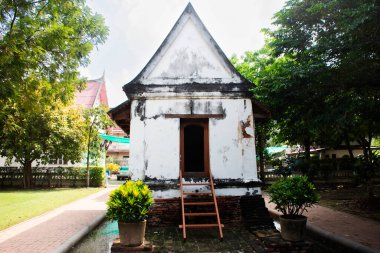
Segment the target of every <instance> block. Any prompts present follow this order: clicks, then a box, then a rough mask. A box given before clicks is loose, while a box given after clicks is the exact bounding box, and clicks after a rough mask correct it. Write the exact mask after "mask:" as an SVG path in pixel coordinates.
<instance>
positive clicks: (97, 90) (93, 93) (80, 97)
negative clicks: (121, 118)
mask: <svg viewBox="0 0 380 253" xmlns="http://www.w3.org/2000/svg"><path fill="white" fill-rule="evenodd" d="M97 100H98V101H100V103H101V104H104V105H106V106H108V98H107V90H106V83H105V80H104V75H103V76H102V77H101V78H99V79H96V80H89V81H88V82H87V87H86V88H85V89H84V90H82V91H80V92H79V91H77V92H76V93H75V104H76V105H81V106H83V107H85V108H92V107H94V105H95V102H96V101H97Z"/></svg>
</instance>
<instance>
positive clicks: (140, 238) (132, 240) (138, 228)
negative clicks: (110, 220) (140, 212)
mask: <svg viewBox="0 0 380 253" xmlns="http://www.w3.org/2000/svg"><path fill="white" fill-rule="evenodd" d="M118 225H119V236H120V243H121V244H124V245H127V246H130V247H132V246H140V245H141V244H143V243H144V237H145V227H146V220H144V221H141V222H137V223H124V222H120V221H119V222H118Z"/></svg>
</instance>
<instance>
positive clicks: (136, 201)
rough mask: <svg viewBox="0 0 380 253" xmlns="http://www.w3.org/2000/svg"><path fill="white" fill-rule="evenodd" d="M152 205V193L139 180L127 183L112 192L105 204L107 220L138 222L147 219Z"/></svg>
mask: <svg viewBox="0 0 380 253" xmlns="http://www.w3.org/2000/svg"><path fill="white" fill-rule="evenodd" d="M153 203H154V201H153V198H152V192H151V191H150V190H149V187H148V186H147V185H144V184H143V182H142V181H141V180H139V181H137V182H133V181H132V180H129V181H127V182H126V183H125V184H124V185H122V186H120V187H119V188H117V189H116V190H114V191H113V192H112V193H111V195H110V199H109V201H108V202H107V206H108V208H107V218H108V219H109V220H118V221H121V222H126V223H134V222H140V221H143V220H145V219H146V218H147V216H148V211H149V208H150V207H151V206H152V204H153Z"/></svg>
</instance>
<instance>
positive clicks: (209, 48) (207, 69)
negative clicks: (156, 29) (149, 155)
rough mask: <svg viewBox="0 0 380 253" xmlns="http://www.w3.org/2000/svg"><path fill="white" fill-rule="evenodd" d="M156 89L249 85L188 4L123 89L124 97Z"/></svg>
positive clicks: (204, 89) (195, 88) (239, 88)
mask: <svg viewBox="0 0 380 253" xmlns="http://www.w3.org/2000/svg"><path fill="white" fill-rule="evenodd" d="M192 85H193V86H192ZM194 85H195V86H194ZM220 85H222V86H226V85H227V86H226V87H224V88H223V87H222V88H221V87H220ZM139 86H140V87H139ZM141 86H142V87H141ZM154 86H155V87H156V89H155V88H154ZM158 86H166V87H168V86H169V87H170V86H172V89H169V90H168V89H166V91H175V92H181V91H187V92H189V91H212V90H214V89H215V90H218V91H220V90H226V91H228V90H235V91H236V90H241V89H244V90H246V91H248V86H249V82H248V81H247V80H246V79H245V78H244V77H242V76H241V75H240V74H239V73H238V72H237V71H236V69H235V68H234V67H233V66H232V64H231V63H230V61H229V60H228V58H227V57H226V55H225V54H224V53H223V51H222V50H221V49H220V47H219V46H218V44H217V43H216V42H215V40H214V39H213V37H212V36H211V34H210V33H209V31H208V30H207V28H206V27H205V26H204V24H203V23H202V21H201V19H200V18H199V16H198V15H197V13H196V12H195V10H194V8H193V6H192V5H191V3H189V4H188V5H187V6H186V8H185V10H184V11H183V13H182V14H181V16H180V17H179V19H178V20H177V22H176V23H175V25H174V27H173V28H172V29H171V31H170V32H169V34H168V35H167V37H166V38H165V40H164V41H163V43H162V44H161V46H160V47H159V48H158V50H157V51H156V53H155V54H154V55H153V57H152V58H151V59H150V60H149V62H148V64H147V65H146V66H145V67H144V68H143V70H142V71H141V72H140V73H139V74H138V75H137V76H136V78H134V79H133V80H132V81H131V82H130V83H128V84H126V85H124V87H123V89H124V91H125V92H126V94H127V96H128V95H130V94H133V93H136V92H139V91H141V92H144V91H145V92H146V91H147V90H150V91H153V90H155V92H157V87H158ZM174 86H177V87H174ZM237 86H238V88H237Z"/></svg>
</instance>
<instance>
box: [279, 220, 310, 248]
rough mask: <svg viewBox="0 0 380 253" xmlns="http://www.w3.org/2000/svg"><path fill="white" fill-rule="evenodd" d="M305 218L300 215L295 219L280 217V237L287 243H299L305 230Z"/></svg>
mask: <svg viewBox="0 0 380 253" xmlns="http://www.w3.org/2000/svg"><path fill="white" fill-rule="evenodd" d="M306 221H307V217H305V216H303V215H300V216H296V217H290V218H289V217H284V215H282V216H280V225H281V237H282V238H283V239H284V240H287V241H292V242H296V241H301V240H302V239H303V236H304V233H305V230H306Z"/></svg>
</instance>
